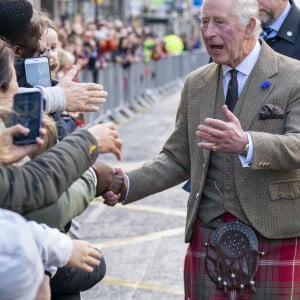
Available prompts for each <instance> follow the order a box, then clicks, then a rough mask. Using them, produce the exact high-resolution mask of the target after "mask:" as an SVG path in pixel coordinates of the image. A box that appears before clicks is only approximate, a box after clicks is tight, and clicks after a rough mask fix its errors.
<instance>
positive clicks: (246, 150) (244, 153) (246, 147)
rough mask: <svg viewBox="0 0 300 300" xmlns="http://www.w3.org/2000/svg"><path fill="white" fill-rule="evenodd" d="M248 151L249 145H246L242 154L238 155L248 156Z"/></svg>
mask: <svg viewBox="0 0 300 300" xmlns="http://www.w3.org/2000/svg"><path fill="white" fill-rule="evenodd" d="M248 150H249V144H248V143H247V144H246V145H245V146H244V147H243V149H242V152H241V153H240V155H243V156H247V155H248Z"/></svg>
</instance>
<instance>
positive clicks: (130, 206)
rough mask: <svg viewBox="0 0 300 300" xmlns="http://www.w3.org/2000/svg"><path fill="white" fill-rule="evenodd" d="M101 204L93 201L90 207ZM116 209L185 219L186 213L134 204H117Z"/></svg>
mask: <svg viewBox="0 0 300 300" xmlns="http://www.w3.org/2000/svg"><path fill="white" fill-rule="evenodd" d="M100 204H103V201H101V200H93V201H92V202H91V204H90V205H96V206H97V205H100ZM116 207H118V208H124V209H132V210H139V211H145V212H154V213H159V214H164V215H169V216H178V217H186V212H183V211H178V210H174V209H169V208H158V207H153V206H147V205H134V204H128V205H121V204H117V205H116Z"/></svg>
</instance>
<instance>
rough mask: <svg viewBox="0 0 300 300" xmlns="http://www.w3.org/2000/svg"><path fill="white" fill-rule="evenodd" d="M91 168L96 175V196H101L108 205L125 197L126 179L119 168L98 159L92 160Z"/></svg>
mask: <svg viewBox="0 0 300 300" xmlns="http://www.w3.org/2000/svg"><path fill="white" fill-rule="evenodd" d="M92 168H93V170H94V171H95V173H96V176H97V185H96V195H95V196H96V197H99V196H102V197H103V198H104V203H105V204H107V205H109V206H115V205H116V204H117V203H118V202H119V201H120V200H123V199H124V198H125V196H126V193H127V181H126V178H125V175H124V173H123V171H122V170H121V169H119V168H112V167H111V166H109V165H107V164H105V163H104V162H102V161H101V160H100V159H97V160H96V161H95V162H94V164H93V165H92Z"/></svg>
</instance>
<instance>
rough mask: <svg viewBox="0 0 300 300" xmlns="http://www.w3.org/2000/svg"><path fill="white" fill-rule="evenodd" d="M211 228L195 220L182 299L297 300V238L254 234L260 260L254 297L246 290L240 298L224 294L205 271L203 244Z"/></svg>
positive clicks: (232, 293) (299, 278)
mask: <svg viewBox="0 0 300 300" xmlns="http://www.w3.org/2000/svg"><path fill="white" fill-rule="evenodd" d="M213 232H214V229H211V228H208V227H206V226H205V224H204V223H202V222H201V221H200V220H199V218H197V221H196V222H195V231H194V235H193V239H192V242H191V243H190V244H189V246H188V249H187V253H186V257H185V263H184V288H185V299H186V300H228V299H236V300H249V299H251V300H285V299H289V300H300V243H299V244H298V238H292V239H282V240H268V239H265V238H263V237H262V236H261V235H259V234H256V235H257V239H258V246H259V249H258V250H259V251H262V252H265V256H263V257H262V258H261V259H260V263H259V268H258V271H257V273H256V276H255V277H254V280H255V287H256V290H257V294H253V293H251V292H250V290H249V288H248V287H247V288H246V289H245V292H244V296H243V297H240V294H239V291H230V292H229V294H228V295H224V294H223V292H222V290H221V289H219V288H217V287H216V284H215V283H214V282H213V281H212V280H211V279H210V277H209V276H208V274H207V272H206V270H205V254H206V247H205V243H206V242H210V237H211V235H212V234H213Z"/></svg>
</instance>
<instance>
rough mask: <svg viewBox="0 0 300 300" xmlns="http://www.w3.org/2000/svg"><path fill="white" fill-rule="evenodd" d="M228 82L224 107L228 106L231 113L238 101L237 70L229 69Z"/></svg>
mask: <svg viewBox="0 0 300 300" xmlns="http://www.w3.org/2000/svg"><path fill="white" fill-rule="evenodd" d="M229 72H230V75H231V78H230V81H229V84H228V89H227V95H226V102H225V103H226V105H227V106H228V108H229V110H231V111H233V109H234V107H235V105H236V103H237V101H238V99H239V94H238V87H239V84H238V80H237V72H238V71H237V70H236V69H231V70H230V71H229Z"/></svg>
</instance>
